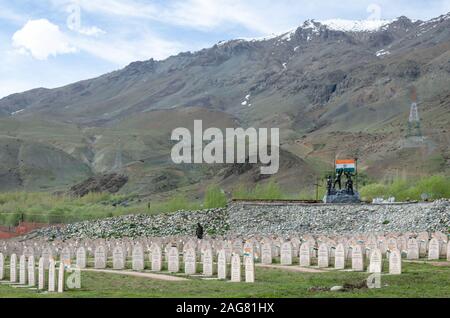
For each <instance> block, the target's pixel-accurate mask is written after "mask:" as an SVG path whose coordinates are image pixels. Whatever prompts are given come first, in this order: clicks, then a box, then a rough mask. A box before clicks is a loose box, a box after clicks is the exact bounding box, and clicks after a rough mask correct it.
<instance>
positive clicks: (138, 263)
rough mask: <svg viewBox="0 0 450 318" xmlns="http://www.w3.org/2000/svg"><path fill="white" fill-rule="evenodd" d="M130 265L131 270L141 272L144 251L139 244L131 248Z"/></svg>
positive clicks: (143, 265)
mask: <svg viewBox="0 0 450 318" xmlns="http://www.w3.org/2000/svg"><path fill="white" fill-rule="evenodd" d="M131 257H132V265H131V268H132V269H133V270H134V271H143V270H144V267H145V264H144V249H143V247H142V245H141V244H136V245H135V246H134V247H133V252H132V255H131Z"/></svg>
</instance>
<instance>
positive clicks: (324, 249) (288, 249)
mask: <svg viewBox="0 0 450 318" xmlns="http://www.w3.org/2000/svg"><path fill="white" fill-rule="evenodd" d="M267 249H268V248H267ZM264 250H265V248H264V247H263V257H262V260H263V262H268V261H271V260H268V258H269V256H268V255H265V254H266V253H265V252H264ZM267 254H269V253H268V252H267ZM330 255H331V252H330V248H329V247H328V245H327V244H320V245H319V248H318V253H317V266H318V267H319V268H328V267H330V261H331V257H330ZM350 257H351V269H352V270H354V271H364V270H365V265H364V263H365V262H364V259H365V253H364V252H363V249H362V247H361V246H360V245H355V246H353V247H352V248H351V256H350ZM312 259H313V253H312V252H311V248H310V246H309V244H308V243H304V244H302V245H301V246H300V251H299V265H300V266H301V267H310V266H312ZM388 260H389V273H390V274H401V268H402V267H401V266H402V265H401V252H400V251H399V250H398V249H393V250H392V251H389V258H388ZM346 261H347V258H346V249H345V246H344V245H343V244H338V246H337V247H336V249H335V251H334V268H335V269H338V270H343V269H345V268H346ZM281 265H293V260H292V245H291V244H290V242H286V243H284V244H283V246H282V248H281ZM368 271H369V272H371V273H381V271H382V253H381V250H380V249H378V248H376V249H373V250H371V251H370V264H369V268H368Z"/></svg>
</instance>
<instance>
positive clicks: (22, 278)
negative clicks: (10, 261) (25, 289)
mask: <svg viewBox="0 0 450 318" xmlns="http://www.w3.org/2000/svg"><path fill="white" fill-rule="evenodd" d="M26 283H27V259H26V257H25V255H21V256H20V258H19V284H20V285H25V284H26Z"/></svg>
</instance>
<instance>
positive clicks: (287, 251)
mask: <svg viewBox="0 0 450 318" xmlns="http://www.w3.org/2000/svg"><path fill="white" fill-rule="evenodd" d="M281 265H292V243H291V242H284V243H283V244H282V245H281Z"/></svg>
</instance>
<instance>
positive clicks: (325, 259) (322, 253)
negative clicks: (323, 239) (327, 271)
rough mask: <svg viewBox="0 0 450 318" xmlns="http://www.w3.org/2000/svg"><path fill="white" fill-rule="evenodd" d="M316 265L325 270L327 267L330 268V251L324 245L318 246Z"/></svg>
mask: <svg viewBox="0 0 450 318" xmlns="http://www.w3.org/2000/svg"><path fill="white" fill-rule="evenodd" d="M317 263H318V266H319V268H327V267H328V266H330V251H329V249H328V245H327V244H326V243H322V244H320V245H319V251H318V261H317Z"/></svg>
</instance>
